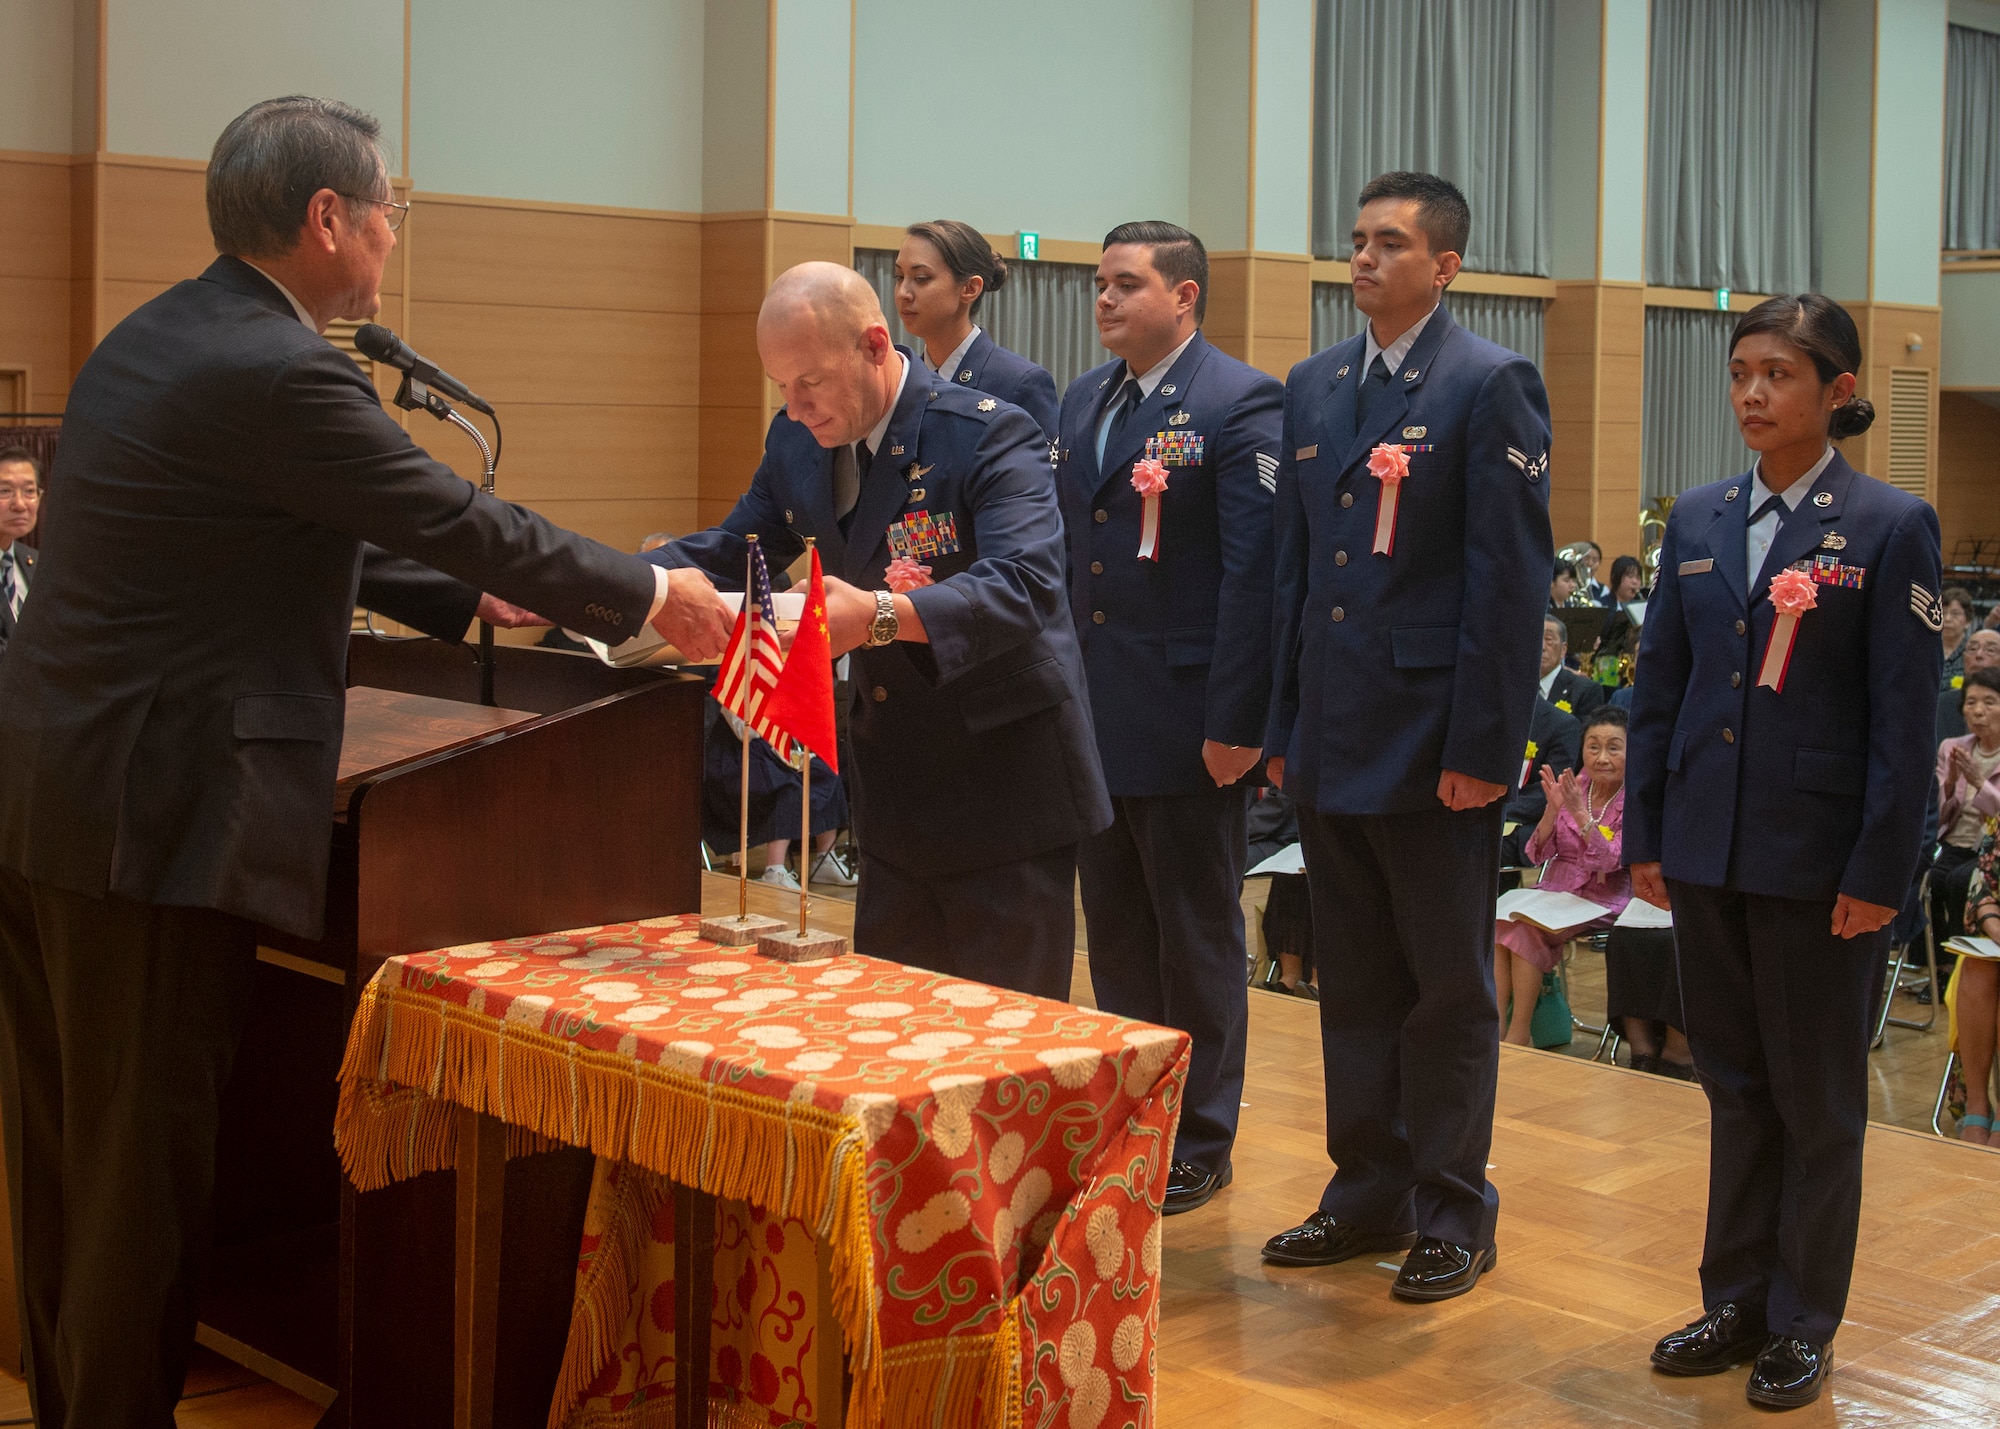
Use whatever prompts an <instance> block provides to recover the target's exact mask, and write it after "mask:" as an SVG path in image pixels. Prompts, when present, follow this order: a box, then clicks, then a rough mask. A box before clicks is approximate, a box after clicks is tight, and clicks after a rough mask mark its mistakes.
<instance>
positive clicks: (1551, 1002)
mask: <svg viewBox="0 0 2000 1429" xmlns="http://www.w3.org/2000/svg"><path fill="white" fill-rule="evenodd" d="M1575 1026H1576V1024H1575V1022H1574V1021H1573V1020H1572V1018H1571V1017H1570V1010H1569V999H1568V998H1567V997H1565V996H1564V995H1563V986H1562V979H1560V978H1558V977H1557V976H1556V975H1555V974H1554V973H1543V974H1542V995H1541V996H1540V997H1538V998H1536V999H1535V1015H1534V1016H1533V1017H1532V1018H1530V1019H1529V1022H1528V1040H1529V1041H1530V1042H1532V1043H1534V1045H1535V1046H1537V1047H1541V1048H1550V1047H1567V1046H1569V1044H1570V1039H1571V1038H1572V1037H1573V1036H1574V1035H1575Z"/></svg>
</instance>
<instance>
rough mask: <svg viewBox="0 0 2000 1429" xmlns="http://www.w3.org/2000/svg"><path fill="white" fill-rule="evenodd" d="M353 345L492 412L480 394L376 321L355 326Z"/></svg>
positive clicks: (478, 408) (456, 398)
mask: <svg viewBox="0 0 2000 1429" xmlns="http://www.w3.org/2000/svg"><path fill="white" fill-rule="evenodd" d="M354 346H355V348H356V349H357V350H358V351H360V353H361V355H362V356H364V357H369V358H372V359H374V360H375V361H376V362H386V363H387V364H388V365H389V366H391V367H394V368H396V369H397V370H398V371H401V372H407V373H408V374H409V375H410V377H411V379H412V380H413V381H416V382H421V383H423V384H424V385H425V386H427V387H433V388H435V389H437V390H438V391H439V392H442V393H443V394H444V395H445V396H447V397H449V398H451V399H452V400H453V401H456V402H463V403H465V405H466V406H468V407H470V408H472V409H473V410H474V411H478V412H484V413H485V414H486V415H487V416H489V417H490V416H492V415H493V408H492V407H491V406H489V405H488V404H487V401H486V399H485V398H484V397H481V396H480V395H479V394H478V393H477V392H475V391H473V390H472V389H471V388H470V387H468V386H466V385H465V384H464V383H463V382H461V381H459V380H458V379H457V378H456V377H453V376H452V375H451V374H450V373H449V372H441V371H439V370H438V367H437V364H436V363H433V362H426V361H425V360H424V359H423V358H422V357H421V356H419V355H418V353H417V352H416V351H415V350H414V349H412V348H411V347H410V345H409V344H408V343H406V342H404V341H403V340H402V339H401V338H400V337H397V336H396V334H394V333H393V332H390V331H389V329H387V328H385V327H383V326H382V325H381V324H380V323H365V324H363V325H362V326H361V327H360V328H358V329H357V330H356V331H355V334H354Z"/></svg>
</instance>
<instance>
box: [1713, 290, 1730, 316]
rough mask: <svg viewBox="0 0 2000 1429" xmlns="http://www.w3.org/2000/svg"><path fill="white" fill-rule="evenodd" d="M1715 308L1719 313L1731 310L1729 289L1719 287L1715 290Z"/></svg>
mask: <svg viewBox="0 0 2000 1429" xmlns="http://www.w3.org/2000/svg"><path fill="white" fill-rule="evenodd" d="M1715 310H1716V311H1717V312H1719V313H1726V312H1728V311H1729V289H1727V288H1717V289H1716V290H1715Z"/></svg>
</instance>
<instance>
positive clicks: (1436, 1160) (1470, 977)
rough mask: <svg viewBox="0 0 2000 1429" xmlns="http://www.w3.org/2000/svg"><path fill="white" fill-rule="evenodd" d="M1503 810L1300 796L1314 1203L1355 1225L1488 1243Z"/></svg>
mask: <svg viewBox="0 0 2000 1429" xmlns="http://www.w3.org/2000/svg"><path fill="white" fill-rule="evenodd" d="M1500 825H1501V809H1500V805H1499V804H1498V803H1494V804H1489V805H1488V806H1487V807H1485V808H1483V809H1465V810H1460V811H1458V812H1453V811H1452V810H1450V809H1447V808H1445V806H1444V805H1443V804H1439V805H1438V806H1437V807H1436V808H1435V809H1426V810H1423V811H1421V812H1418V813H1410V814H1322V813H1320V812H1319V811H1317V810H1315V809H1309V808H1304V807H1301V808H1300V809H1299V838H1300V842H1301V843H1302V844H1304V846H1305V860H1306V882H1307V885H1308V886H1309V888H1310V889H1311V892H1312V911H1313V957H1314V960H1315V961H1316V963H1317V964H1318V968H1319V1023H1320V1043H1321V1047H1322V1049H1323V1052H1324V1055H1325V1058H1326V1150H1327V1154H1328V1155H1329V1156H1331V1157H1332V1158H1333V1164H1334V1168H1335V1169H1334V1173H1333V1179H1332V1180H1331V1181H1329V1182H1328V1183H1327V1187H1326V1190H1325V1192H1324V1193H1322V1194H1321V1196H1320V1209H1321V1210H1323V1211H1327V1212H1329V1213H1330V1214H1332V1215H1333V1216H1335V1217H1336V1218H1338V1219H1339V1220H1341V1221H1344V1222H1347V1223H1349V1224H1351V1225H1354V1226H1358V1227H1360V1228H1361V1229H1364V1230H1370V1231H1379V1232H1382V1233H1383V1234H1404V1233H1407V1232H1409V1231H1412V1230H1414V1231H1416V1232H1417V1233H1419V1234H1420V1235H1427V1236H1436V1237H1437V1238H1438V1239H1440V1240H1445V1241H1450V1242H1451V1243H1453V1244H1454V1245H1462V1246H1469V1247H1473V1248H1483V1247H1485V1246H1489V1245H1491V1244H1493V1223H1494V1220H1495V1218H1496V1216H1497V1215H1498V1213H1499V1209H1500V1196H1499V1193H1498V1192H1497V1191H1495V1190H1494V1189H1493V1186H1492V1184H1491V1183H1490V1182H1488V1181H1487V1179H1486V1162H1487V1154H1488V1152H1489V1151H1490V1150H1491V1148H1492V1145H1493V1095H1494V1089H1495V1083H1496V1079H1497V1077H1498V1075H1499V1069H1500V1015H1499V1013H1498V1012H1497V1011H1495V1009H1494V1006H1493V902H1494V899H1496V898H1497V897H1498V896H1499V883H1500Z"/></svg>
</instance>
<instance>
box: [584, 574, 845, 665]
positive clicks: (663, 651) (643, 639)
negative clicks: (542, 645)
mask: <svg viewBox="0 0 2000 1429" xmlns="http://www.w3.org/2000/svg"><path fill="white" fill-rule="evenodd" d="M716 594H717V596H718V597H719V598H720V599H721V601H722V603H723V604H724V605H726V606H728V607H729V610H730V614H731V615H732V617H733V616H734V615H736V614H738V613H740V612H741V611H742V609H743V595H742V593H741V592H740V591H727V590H725V591H717V592H716ZM771 602H772V604H773V605H774V606H775V607H776V608H777V611H778V635H779V638H780V639H781V640H782V639H785V638H786V637H788V636H789V635H790V634H791V632H792V630H793V629H794V628H795V627H796V626H797V625H798V623H799V616H800V615H801V614H803V613H804V611H805V608H806V596H805V592H804V591H799V590H784V591H779V592H778V593H777V594H775V595H773V596H772V597H771ZM566 633H567V634H569V635H570V636H571V637H572V638H574V639H579V640H582V641H583V643H584V644H586V645H588V646H589V647H590V653H591V654H593V655H595V656H596V657H597V658H598V659H600V660H602V661H603V662H604V663H605V664H607V665H612V666H615V667H616V668H618V669H620V670H630V669H634V668H636V667H640V666H646V665H686V664H690V663H692V662H691V661H690V660H689V659H688V658H687V656H685V655H683V654H682V653H681V652H680V650H679V649H678V648H676V647H675V646H674V645H673V644H671V643H670V642H669V641H668V640H667V638H666V637H665V636H664V635H662V634H660V632H659V631H658V630H656V629H654V627H653V626H652V624H651V623H650V622H649V623H648V624H647V625H646V627H645V628H644V629H642V630H641V631H640V632H639V633H638V634H637V635H634V636H633V637H632V638H631V639H630V640H625V641H621V642H620V643H618V644H616V645H607V644H605V643H604V642H603V641H602V640H592V639H590V638H589V637H587V636H579V635H577V634H576V632H574V631H569V632H566Z"/></svg>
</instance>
